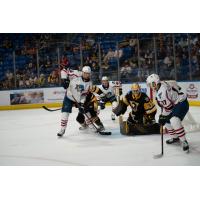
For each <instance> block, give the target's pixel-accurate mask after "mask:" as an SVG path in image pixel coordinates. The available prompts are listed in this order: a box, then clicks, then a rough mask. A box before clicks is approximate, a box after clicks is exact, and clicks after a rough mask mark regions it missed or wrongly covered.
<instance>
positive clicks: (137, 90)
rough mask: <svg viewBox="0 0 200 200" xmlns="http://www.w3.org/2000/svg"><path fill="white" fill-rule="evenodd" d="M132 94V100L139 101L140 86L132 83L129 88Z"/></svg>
mask: <svg viewBox="0 0 200 200" xmlns="http://www.w3.org/2000/svg"><path fill="white" fill-rule="evenodd" d="M131 90H132V94H133V98H134V99H139V98H140V96H141V91H140V86H139V84H138V83H134V84H133V85H132V86H131Z"/></svg>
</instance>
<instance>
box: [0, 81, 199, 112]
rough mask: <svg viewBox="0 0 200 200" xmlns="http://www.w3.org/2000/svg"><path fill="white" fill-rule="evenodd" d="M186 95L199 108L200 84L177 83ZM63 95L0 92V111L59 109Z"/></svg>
mask: <svg viewBox="0 0 200 200" xmlns="http://www.w3.org/2000/svg"><path fill="white" fill-rule="evenodd" d="M178 84H179V85H180V86H181V87H182V89H183V91H184V92H185V93H186V94H187V97H188V100H189V103H190V105H191V106H200V82H199V81H198V82H178ZM140 85H141V88H142V91H144V92H146V93H148V94H149V88H147V86H146V83H140ZM130 86H131V84H123V86H122V87H123V93H124V94H125V93H126V92H128V91H129V90H130ZM64 95H65V90H64V89H63V88H62V87H54V88H37V89H21V90H6V91H0V110H16V109H31V108H41V107H42V106H43V105H46V106H48V107H60V106H61V105H62V100H63V98H64Z"/></svg>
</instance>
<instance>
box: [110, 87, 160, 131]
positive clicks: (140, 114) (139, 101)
mask: <svg viewBox="0 0 200 200" xmlns="http://www.w3.org/2000/svg"><path fill="white" fill-rule="evenodd" d="M128 106H130V108H131V112H130V113H129V116H128V119H127V120H126V121H123V119H122V117H121V119H120V132H121V134H123V135H148V134H159V133H160V126H159V124H157V123H156V122H155V115H156V112H157V109H156V106H155V104H154V103H153V101H151V100H150V98H149V97H148V96H147V95H146V94H145V93H144V92H141V88H140V85H139V84H138V83H134V84H133V85H132V86H131V90H130V91H129V92H128V93H127V94H126V95H125V96H123V97H122V98H121V99H120V101H119V102H118V106H117V107H116V108H115V109H114V110H113V112H114V113H115V114H116V115H117V116H120V115H124V114H125V112H126V111H127V107H128Z"/></svg>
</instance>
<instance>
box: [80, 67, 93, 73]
mask: <svg viewBox="0 0 200 200" xmlns="http://www.w3.org/2000/svg"><path fill="white" fill-rule="evenodd" d="M82 72H85V73H88V74H90V73H91V68H90V66H84V67H83V68H82Z"/></svg>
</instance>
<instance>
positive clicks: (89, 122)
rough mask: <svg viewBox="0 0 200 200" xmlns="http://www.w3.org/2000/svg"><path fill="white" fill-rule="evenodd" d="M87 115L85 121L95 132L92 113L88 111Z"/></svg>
mask: <svg viewBox="0 0 200 200" xmlns="http://www.w3.org/2000/svg"><path fill="white" fill-rule="evenodd" d="M86 115H87V118H86V119H85V122H86V124H87V126H88V127H89V128H90V130H92V131H93V132H95V131H96V129H95V127H94V124H92V123H93V119H92V116H91V114H90V113H89V112H88V113H86Z"/></svg>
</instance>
